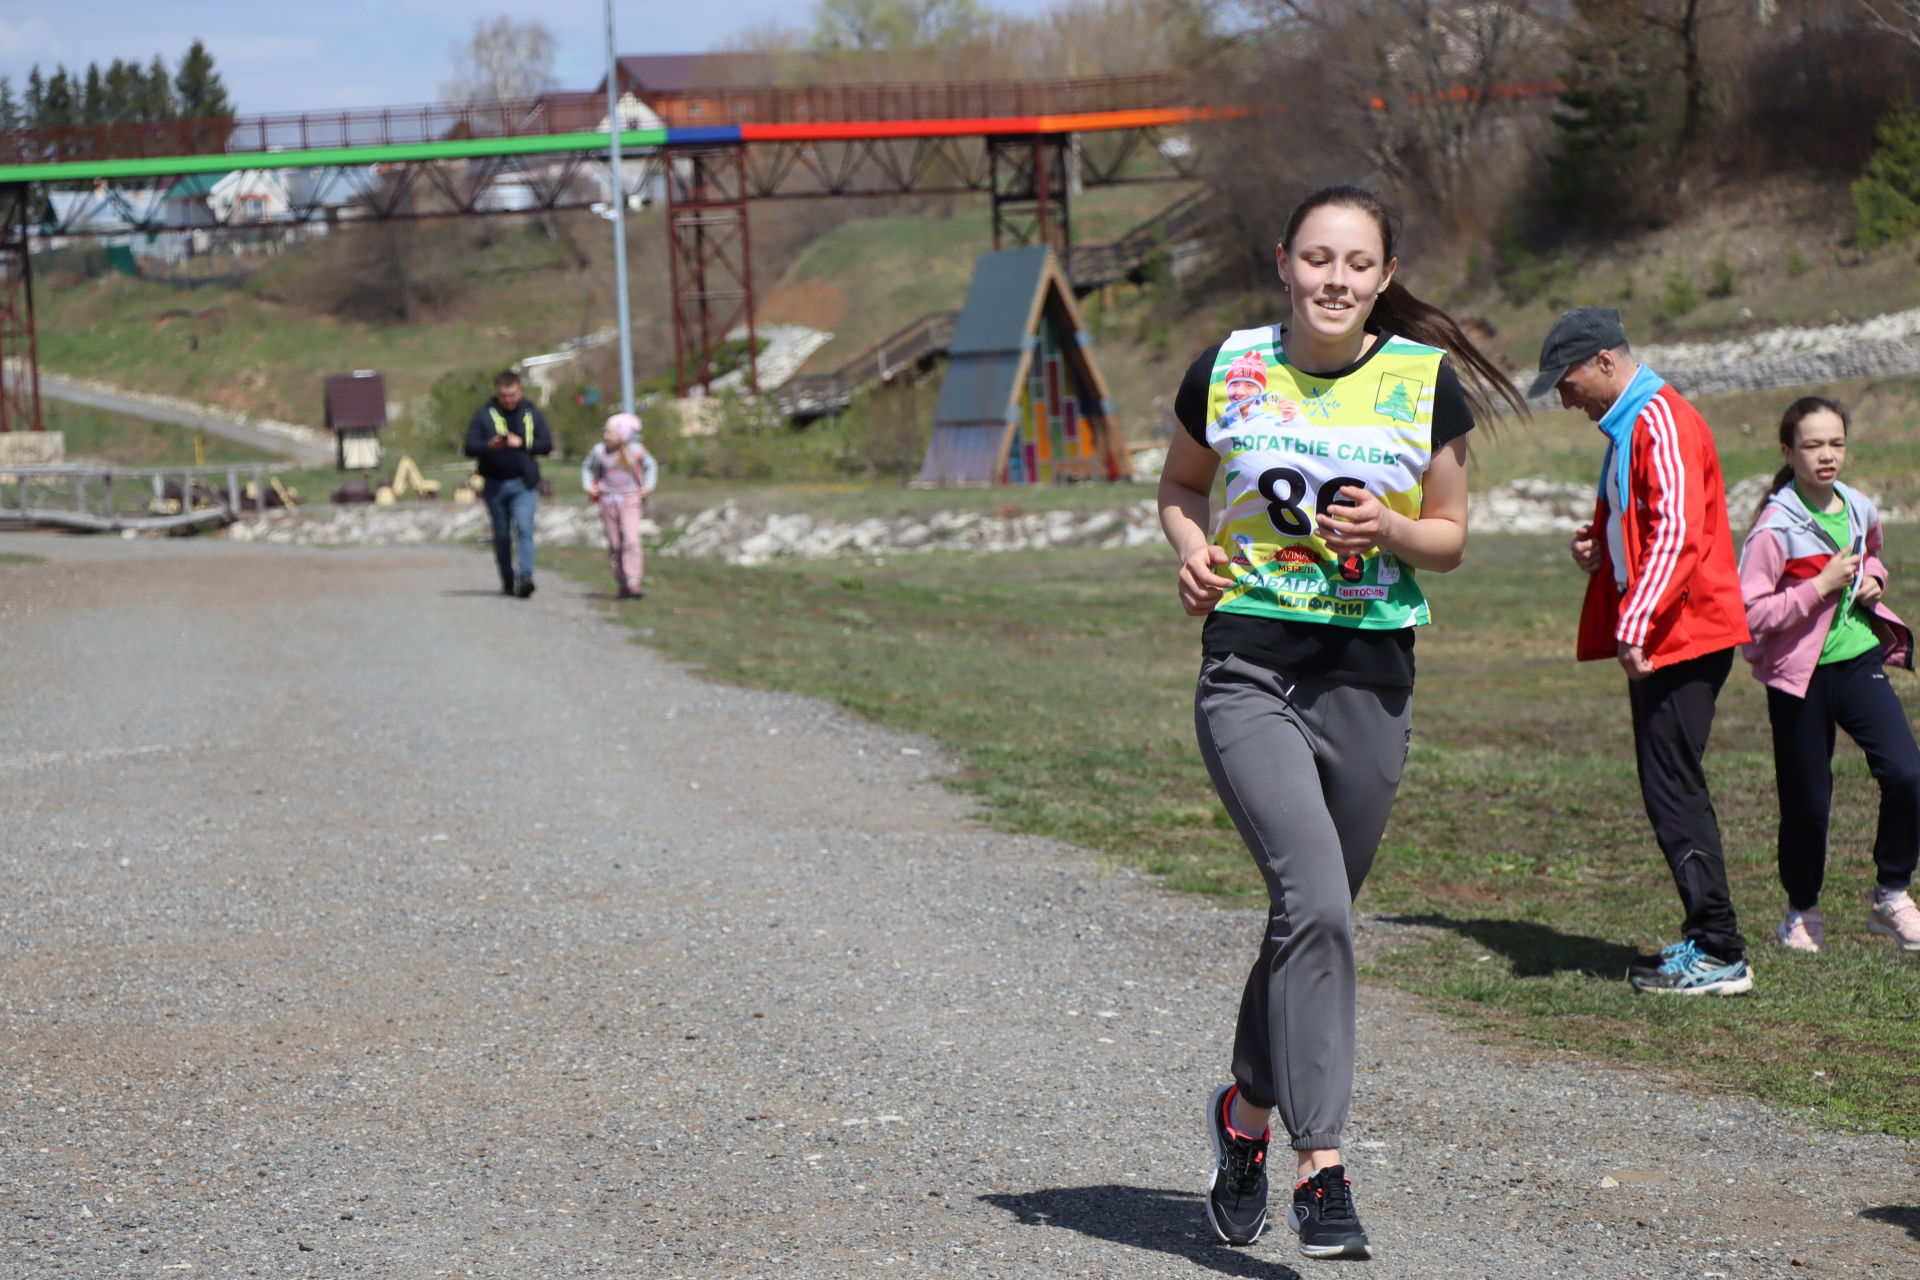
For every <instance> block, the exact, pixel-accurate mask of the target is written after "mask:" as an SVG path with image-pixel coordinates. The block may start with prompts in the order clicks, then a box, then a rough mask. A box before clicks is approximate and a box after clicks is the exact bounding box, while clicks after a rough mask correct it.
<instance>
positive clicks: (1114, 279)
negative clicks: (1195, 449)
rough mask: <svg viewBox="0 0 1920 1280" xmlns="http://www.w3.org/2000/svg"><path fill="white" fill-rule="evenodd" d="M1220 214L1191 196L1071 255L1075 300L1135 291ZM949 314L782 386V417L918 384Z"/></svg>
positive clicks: (946, 332) (809, 417)
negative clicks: (900, 382) (900, 383)
mask: <svg viewBox="0 0 1920 1280" xmlns="http://www.w3.org/2000/svg"><path fill="white" fill-rule="evenodd" d="M1219 214H1220V203H1219V201H1218V199H1217V198H1216V197H1215V196H1214V194H1213V193H1212V192H1211V191H1205V190H1202V191H1195V192H1193V193H1192V194H1191V195H1188V196H1186V197H1185V198H1184V199H1181V200H1179V201H1176V202H1175V203H1173V204H1171V205H1169V206H1167V207H1166V208H1165V209H1162V210H1161V211H1160V212H1159V213H1156V214H1154V215H1153V216H1152V217H1151V218H1148V219H1147V220H1146V221H1145V222H1142V223H1141V224H1140V225H1139V226H1137V227H1134V228H1133V229H1132V230H1130V231H1128V232H1127V233H1126V234H1124V235H1122V236H1120V237H1119V238H1117V239H1114V240H1105V241H1100V242H1098V243H1095V244H1083V245H1077V246H1075V247H1074V249H1073V250H1072V253H1071V258H1070V261H1069V263H1068V274H1069V277H1070V278H1071V279H1072V281H1073V289H1074V292H1075V293H1077V294H1082V295H1084V294H1088V293H1091V292H1093V291H1094V290H1095V289H1100V288H1104V287H1105V286H1107V285H1112V284H1119V283H1121V282H1123V281H1125V282H1128V283H1132V284H1140V283H1142V282H1143V281H1144V280H1145V279H1146V272H1147V267H1148V263H1150V262H1151V261H1152V260H1153V258H1154V257H1155V256H1156V255H1157V254H1159V253H1161V252H1163V251H1165V250H1169V249H1171V248H1172V247H1173V246H1175V245H1178V244H1180V243H1182V242H1184V241H1189V240H1192V239H1194V238H1195V237H1196V236H1198V235H1199V234H1200V232H1202V231H1204V230H1205V229H1206V228H1207V226H1208V224H1210V223H1211V222H1212V221H1213V220H1214V219H1215V218H1217V217H1218V216H1219ZM959 316H960V313H959V312H958V311H957V310H956V311H929V312H927V313H926V314H925V315H923V316H920V317H918V318H917V319H915V320H913V321H912V322H910V323H908V324H907V325H906V326H904V327H903V328H901V329H899V330H898V331H896V332H894V333H891V334H888V335H887V336H886V337H884V338H882V339H881V340H880V341H878V342H876V343H874V344H873V345H872V346H870V347H868V348H867V349H866V350H864V351H862V352H861V353H860V354H859V355H856V356H854V357H853V358H852V359H850V360H848V361H847V362H846V363H845V364H843V365H841V366H840V367H839V368H837V369H834V370H832V371H831V372H828V373H816V374H806V375H803V376H800V377H796V378H789V379H788V380H787V381H786V382H785V383H783V384H782V385H781V386H780V387H778V388H777V389H776V390H775V391H774V393H773V398H774V403H775V404H777V405H778V406H779V407H780V412H781V414H782V415H783V416H785V417H788V418H791V419H793V420H794V421H795V422H811V421H813V420H814V419H815V418H824V417H827V416H828V415H831V414H836V413H841V412H844V411H845V409H846V408H847V406H848V405H849V404H851V403H853V398H854V397H855V396H856V395H859V394H860V393H861V392H862V391H865V390H867V389H868V388H870V387H873V386H876V385H880V384H883V383H888V382H892V381H893V380H894V379H895V378H896V377H899V376H901V375H903V374H904V375H908V376H915V377H917V376H919V375H922V374H925V373H927V372H928V371H929V370H931V369H932V367H933V366H934V364H935V363H936V362H937V361H939V360H941V359H943V358H944V357H945V356H946V354H947V348H948V345H949V344H950V343H951V342H952V341H953V326H954V322H955V320H957V319H958V318H959Z"/></svg>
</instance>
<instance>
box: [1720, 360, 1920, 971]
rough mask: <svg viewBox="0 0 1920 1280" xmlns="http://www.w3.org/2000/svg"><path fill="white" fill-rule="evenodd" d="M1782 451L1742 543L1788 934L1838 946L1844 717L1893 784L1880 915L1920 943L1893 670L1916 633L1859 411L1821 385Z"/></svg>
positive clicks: (1916, 765)
mask: <svg viewBox="0 0 1920 1280" xmlns="http://www.w3.org/2000/svg"><path fill="white" fill-rule="evenodd" d="M1780 453H1781V456H1782V457H1784V458H1785V459H1786V463H1787V465H1786V466H1784V467H1782V468H1780V472H1779V474H1778V475H1776V476H1775V477H1774V478H1773V492H1772V493H1771V494H1769V495H1768V497H1767V499H1766V501H1765V502H1764V503H1763V504H1762V505H1761V508H1760V514H1759V516H1758V517H1757V518H1756V519H1755V520H1754V522H1753V529H1752V531H1751V532H1749V533H1748V534H1747V542H1746V546H1745V547H1743V548H1742V549H1741V552H1740V592H1741V594H1742V595H1743V596H1745V597H1746V602H1747V626H1748V628H1749V629H1750V630H1751V631H1752V632H1753V642H1752V643H1751V644H1749V645H1748V646H1747V647H1746V649H1745V655H1746V658H1747V660H1748V661H1749V662H1751V663H1752V664H1753V674H1754V677H1755V678H1756V679H1758V680H1759V681H1760V682H1761V683H1762V684H1764V685H1766V686H1767V718H1768V719H1769V720H1771V721H1772V722H1773V768H1774V776H1775V785H1776V787H1777V789H1778V791H1779V795H1780V845H1779V856H1780V885H1781V887H1782V888H1784V889H1785V890H1786V892H1787V912H1786V915H1785V916H1784V917H1783V918H1782V919H1781V921H1780V926H1779V928H1778V929H1777V930H1776V931H1775V934H1774V936H1775V937H1777V938H1778V939H1779V940H1780V944H1781V945H1782V946H1785V947H1788V948H1791V949H1792V950H1795V951H1824V950H1825V949H1826V945H1827V944H1826V929H1825V926H1824V923H1823V921H1822V920H1821V917H1820V885H1821V882H1822V881H1823V880H1824V879H1825V877H1826V868H1827V815H1828V813H1829V811H1830V809H1831V807H1832V804H1833V742H1834V730H1835V728H1836V727H1837V728H1841V729H1845V730H1846V731H1847V734H1848V736H1849V737H1851V738H1852V739H1853V740H1854V741H1855V742H1857V743H1859V744H1860V749H1861V751H1862V752H1864V753H1865V754H1866V757H1867V768H1868V769H1869V770H1870V771H1871V772H1872V774H1873V778H1874V781H1876V782H1878V783H1879V784H1880V823H1879V828H1878V830H1876V831H1875V833H1874V840H1873V861H1874V864H1875V867H1876V869H1877V871H1878V875H1877V877H1876V880H1877V884H1876V885H1875V887H1874V890H1873V893H1872V897H1871V899H1870V901H1869V902H1868V906H1867V928H1868V929H1870V930H1871V931H1873V932H1874V933H1877V934H1881V935H1884V936H1885V937H1889V938H1892V939H1893V940H1894V942H1895V943H1897V944H1898V945H1899V946H1900V947H1901V948H1903V949H1905V950H1907V951H1920V908H1917V907H1915V906H1914V904H1913V899H1912V897H1911V896H1909V894H1908V893H1907V886H1908V884H1909V883H1911V882H1912V880H1913V872H1914V866H1915V863H1916V862H1920V747H1916V746H1915V745H1914V741H1913V729H1912V728H1911V727H1910V726H1909V725H1908V724H1907V713H1906V711H1905V709H1904V708H1902V707H1901V705H1900V695H1899V694H1897V693H1895V692H1894V691H1893V684H1892V682H1891V681H1889V680H1888V679H1887V674H1886V671H1885V666H1886V665H1888V664H1892V665H1897V666H1903V667H1906V668H1908V669H1909V670H1911V669H1912V667H1913V633H1912V632H1911V631H1909V630H1908V629H1907V627H1906V624H1904V623H1903V622H1901V621H1900V619H1899V618H1897V617H1895V616H1894V613H1893V611H1892V610H1891V609H1889V608H1887V606H1886V602H1885V600H1884V599H1883V595H1884V593H1885V591H1886V585H1887V567H1886V565H1885V564H1883V563H1881V560H1880V541H1881V533H1880V516H1879V513H1878V512H1876V511H1875V510H1874V509H1873V503H1872V502H1870V501H1869V500H1868V499H1867V498H1866V496H1865V495H1864V494H1862V493H1861V492H1860V491H1859V490H1857V489H1854V488H1851V487H1849V486H1848V485H1844V484H1842V483H1840V471H1841V469H1842V468H1843V467H1844V466H1845V465H1846V461H1847V413H1846V410H1845V409H1842V408H1841V407H1840V406H1839V405H1838V404H1835V403H1834V402H1833V401H1831V400H1827V399H1823V398H1821V397H1819V396H1806V397H1803V398H1802V399H1799V400H1796V401H1794V402H1793V403H1792V404H1791V405H1789V406H1788V407H1787V411H1786V413H1785V414H1784V415H1783V416H1782V417H1781V419H1780Z"/></svg>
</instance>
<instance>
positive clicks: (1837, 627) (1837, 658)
mask: <svg viewBox="0 0 1920 1280" xmlns="http://www.w3.org/2000/svg"><path fill="white" fill-rule="evenodd" d="M1813 518H1814V519H1815V520H1818V521H1819V522H1820V527H1821V528H1822V529H1825V530H1826V531H1827V536H1828V537H1830V538H1832V539H1833V540H1834V541H1835V542H1836V543H1838V544H1839V545H1840V546H1842V547H1851V546H1852V545H1853V531H1852V530H1850V529H1849V528H1847V509H1846V508H1845V507H1844V506H1843V507H1841V508H1840V510H1838V511H1834V512H1826V511H1815V512H1814V513H1813ZM1879 647H1880V637H1879V636H1876V635H1875V634H1873V628H1872V627H1870V626H1868V625H1867V619H1866V615H1865V614H1864V613H1862V612H1861V611H1860V610H1859V609H1858V608H1856V607H1855V606H1854V603H1853V586H1852V584H1851V583H1849V584H1848V585H1847V586H1846V587H1845V588H1843V589H1842V590H1841V592H1840V609H1839V612H1838V613H1836V614H1834V617H1833V625H1832V626H1830V627H1828V628H1827V642H1826V643H1825V644H1823V645H1821V646H1820V665H1821V666H1825V665H1826V664H1827V663H1829V662H1845V661H1846V660H1847V659H1848V658H1857V657H1859V656H1860V655H1861V654H1863V653H1871V652H1873V651H1874V650H1875V649H1878V648H1879Z"/></svg>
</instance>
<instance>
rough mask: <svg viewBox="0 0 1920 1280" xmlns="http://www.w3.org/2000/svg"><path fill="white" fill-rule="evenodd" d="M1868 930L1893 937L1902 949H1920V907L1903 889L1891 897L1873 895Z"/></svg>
mask: <svg viewBox="0 0 1920 1280" xmlns="http://www.w3.org/2000/svg"><path fill="white" fill-rule="evenodd" d="M1867 932H1869V933H1877V934H1879V935H1880V936H1881V937H1883V938H1892V939H1893V940H1894V941H1895V942H1898V943H1899V944H1900V949H1901V950H1902V951H1920V907H1916V906H1914V905H1913V899H1912V898H1910V897H1908V896H1907V891H1906V890H1905V889H1902V890H1901V891H1900V892H1898V893H1896V894H1894V895H1893V896H1892V897H1891V898H1882V897H1880V896H1879V895H1878V894H1875V895H1874V897H1873V909H1872V910H1870V911H1868V912H1867Z"/></svg>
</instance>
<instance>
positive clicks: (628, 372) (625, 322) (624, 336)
mask: <svg viewBox="0 0 1920 1280" xmlns="http://www.w3.org/2000/svg"><path fill="white" fill-rule="evenodd" d="M603 8H604V9H605V11H606V18H607V162H608V165H609V173H610V174H611V177H612V201H611V203H612V204H613V276H614V297H615V298H616V299H618V301H619V309H620V410H621V412H623V413H632V412H633V322H632V320H631V319H630V318H629V315H628V312H627V180H626V176H625V174H623V173H622V172H621V169H620V130H621V128H622V126H623V124H624V122H623V121H622V120H621V119H620V77H619V68H618V67H617V66H616V64H615V57H614V52H613V0H604V4H603Z"/></svg>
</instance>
